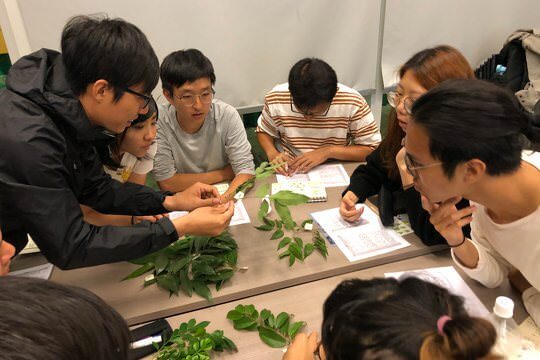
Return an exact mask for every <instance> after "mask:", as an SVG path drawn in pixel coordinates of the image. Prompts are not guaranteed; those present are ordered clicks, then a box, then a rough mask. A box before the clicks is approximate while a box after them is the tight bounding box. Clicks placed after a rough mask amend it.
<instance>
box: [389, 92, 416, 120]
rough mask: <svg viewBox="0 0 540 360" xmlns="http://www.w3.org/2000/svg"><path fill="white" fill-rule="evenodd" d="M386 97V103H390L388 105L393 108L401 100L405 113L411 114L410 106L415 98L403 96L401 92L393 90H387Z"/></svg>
mask: <svg viewBox="0 0 540 360" xmlns="http://www.w3.org/2000/svg"><path fill="white" fill-rule="evenodd" d="M386 98H387V99H388V104H390V106H391V107H393V108H394V109H395V108H397V107H398V105H399V103H400V102H401V101H403V107H404V108H405V111H407V114H409V115H411V114H412V107H413V104H414V102H415V101H416V99H411V98H410V97H408V96H403V95H402V94H400V93H398V92H395V91H389V92H388V94H387V95H386Z"/></svg>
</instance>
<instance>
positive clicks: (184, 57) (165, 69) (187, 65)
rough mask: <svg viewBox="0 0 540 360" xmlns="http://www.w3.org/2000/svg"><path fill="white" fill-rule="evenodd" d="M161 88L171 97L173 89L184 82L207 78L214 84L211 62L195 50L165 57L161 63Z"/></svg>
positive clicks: (214, 76)
mask: <svg viewBox="0 0 540 360" xmlns="http://www.w3.org/2000/svg"><path fill="white" fill-rule="evenodd" d="M160 78H161V86H162V87H163V89H164V90H167V91H168V92H169V93H170V94H171V96H172V94H173V90H174V88H175V87H180V86H182V85H184V84H185V83H186V82H194V81H195V80H198V79H201V78H208V79H210V82H211V83H212V85H214V84H215V83H216V75H215V74H214V66H212V62H210V60H209V59H208V58H207V57H206V56H204V54H203V53H202V52H201V51H200V50H197V49H187V50H178V51H175V52H173V53H170V54H169V55H167V57H166V58H165V59H163V62H162V63H161V69H160Z"/></svg>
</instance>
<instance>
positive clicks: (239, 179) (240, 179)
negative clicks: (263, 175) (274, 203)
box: [223, 174, 255, 198]
mask: <svg viewBox="0 0 540 360" xmlns="http://www.w3.org/2000/svg"><path fill="white" fill-rule="evenodd" d="M253 176H255V175H252V174H238V175H236V176H235V177H234V179H233V180H232V181H231V184H230V185H229V188H228V189H227V191H226V192H225V193H224V194H223V197H231V198H232V197H233V196H234V193H235V191H236V188H237V187H239V186H240V185H242V184H243V183H244V182H245V181H247V180H249V179H251V178H252V177H253Z"/></svg>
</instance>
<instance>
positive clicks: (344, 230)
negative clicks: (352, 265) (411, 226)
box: [311, 205, 410, 261]
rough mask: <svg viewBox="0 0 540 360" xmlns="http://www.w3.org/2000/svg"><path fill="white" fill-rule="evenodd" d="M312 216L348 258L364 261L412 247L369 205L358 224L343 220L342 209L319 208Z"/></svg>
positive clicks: (365, 207)
mask: <svg viewBox="0 0 540 360" xmlns="http://www.w3.org/2000/svg"><path fill="white" fill-rule="evenodd" d="M358 206H363V205H358ZM358 206H357V207H358ZM311 216H312V217H313V220H314V221H316V222H317V224H319V226H320V227H321V229H322V230H323V231H324V233H325V234H326V235H327V236H328V237H330V238H331V239H332V240H333V242H334V243H335V244H336V245H337V246H338V247H339V249H340V250H341V251H342V252H343V254H344V255H345V256H346V257H347V259H348V260H349V261H357V260H362V259H366V258H369V257H373V256H377V255H381V254H385V253H388V252H391V251H394V250H397V249H401V248H404V247H407V246H410V244H409V243H408V242H407V241H406V240H405V239H403V238H402V237H401V236H399V235H398V234H397V233H396V232H395V231H394V230H391V229H386V228H384V227H383V226H382V224H381V222H380V220H379V217H378V216H377V214H375V213H374V212H373V211H372V210H371V209H370V208H369V207H367V206H364V212H363V213H362V216H361V217H360V220H359V221H357V222H355V223H349V222H347V221H345V220H343V218H342V217H341V215H340V214H339V208H334V209H329V210H324V211H319V212H316V213H312V214H311Z"/></svg>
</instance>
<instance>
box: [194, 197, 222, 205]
mask: <svg viewBox="0 0 540 360" xmlns="http://www.w3.org/2000/svg"><path fill="white" fill-rule="evenodd" d="M195 203H196V204H197V207H203V206H215V205H219V198H214V197H212V198H206V199H199V200H198V201H196V202H195Z"/></svg>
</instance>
